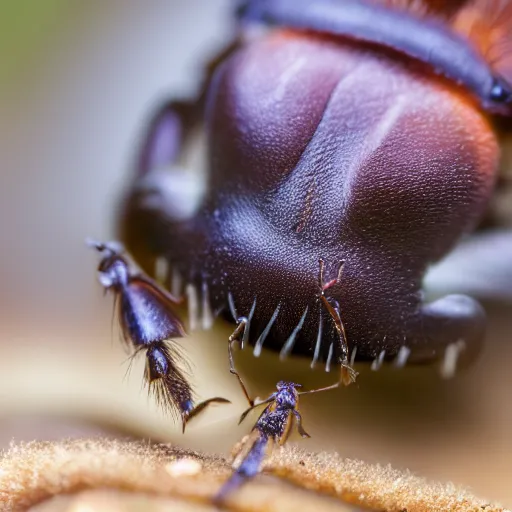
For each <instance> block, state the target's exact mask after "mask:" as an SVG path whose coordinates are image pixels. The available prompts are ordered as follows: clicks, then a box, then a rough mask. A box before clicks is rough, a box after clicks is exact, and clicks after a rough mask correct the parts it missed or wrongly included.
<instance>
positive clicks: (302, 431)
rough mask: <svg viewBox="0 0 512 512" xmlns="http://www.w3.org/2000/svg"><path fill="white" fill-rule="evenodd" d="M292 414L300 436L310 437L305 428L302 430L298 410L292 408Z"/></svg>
mask: <svg viewBox="0 0 512 512" xmlns="http://www.w3.org/2000/svg"><path fill="white" fill-rule="evenodd" d="M300 394H302V393H299V395H300ZM293 414H294V416H295V419H296V421H297V430H298V432H299V434H300V436H301V437H311V436H310V435H309V434H308V433H307V432H306V431H305V430H304V427H303V426H302V416H301V414H300V412H299V411H298V410H297V409H294V411H293Z"/></svg>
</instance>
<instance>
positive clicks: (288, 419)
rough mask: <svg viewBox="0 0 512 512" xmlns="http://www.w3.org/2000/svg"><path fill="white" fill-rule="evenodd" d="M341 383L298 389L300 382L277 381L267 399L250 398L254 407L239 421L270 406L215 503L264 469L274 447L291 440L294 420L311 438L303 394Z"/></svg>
mask: <svg viewBox="0 0 512 512" xmlns="http://www.w3.org/2000/svg"><path fill="white" fill-rule="evenodd" d="M240 383H241V385H242V388H243V389H244V393H245V394H246V396H248V394H247V390H246V389H245V386H244V384H243V382H242V381H241V379H240ZM338 384H339V383H337V384H335V385H334V386H327V387H324V388H318V389H312V390H309V391H300V392H299V391H297V389H298V388H301V387H302V386H301V385H300V384H296V383H294V382H285V381H280V382H278V383H277V386H276V388H277V390H276V391H275V392H274V393H272V394H271V395H270V396H269V397H268V398H267V399H266V400H263V401H262V402H259V403H257V404H254V402H253V401H252V400H251V399H248V400H249V403H250V404H251V406H250V407H249V409H247V410H246V411H245V412H244V413H243V414H242V416H241V417H240V421H239V423H241V422H242V421H243V420H244V419H245V418H246V416H247V415H248V414H249V413H250V412H251V411H252V410H254V409H255V408H256V407H259V406H261V405H266V407H265V409H263V412H262V413H261V414H260V416H259V417H258V420H257V421H256V423H255V425H254V427H253V429H252V431H251V433H250V434H249V436H248V437H247V438H246V439H245V440H244V441H243V442H242V444H241V447H240V449H239V452H238V454H237V455H236V456H235V460H234V463H233V467H234V470H235V471H234V473H233V474H232V475H231V477H230V478H229V479H228V480H227V481H226V483H225V484H224V485H223V486H222V487H221V489H220V491H219V492H218V493H217V495H216V496H215V498H214V501H215V503H217V504H218V505H221V504H222V503H223V502H224V500H225V499H226V497H227V496H228V495H229V494H231V493H232V492H233V491H235V490H236V489H237V488H238V487H239V486H240V485H242V484H243V483H244V482H245V481H246V480H248V479H250V478H252V477H254V476H256V475H257V474H258V473H259V472H260V471H261V468H262V464H263V460H264V459H265V455H267V453H268V452H269V449H270V448H271V446H272V445H273V444H276V443H277V444H279V445H280V446H282V445H283V444H284V443H285V442H286V440H287V439H288V436H289V435H290V431H291V427H292V423H293V421H295V422H296V425H297V431H298V432H299V434H300V435H301V436H302V437H311V436H310V435H309V434H308V433H307V432H306V431H305V430H304V427H303V426H302V416H301V414H300V412H299V396H300V395H305V394H311V393H318V392H320V391H327V390H330V389H333V388H334V387H336V386H338Z"/></svg>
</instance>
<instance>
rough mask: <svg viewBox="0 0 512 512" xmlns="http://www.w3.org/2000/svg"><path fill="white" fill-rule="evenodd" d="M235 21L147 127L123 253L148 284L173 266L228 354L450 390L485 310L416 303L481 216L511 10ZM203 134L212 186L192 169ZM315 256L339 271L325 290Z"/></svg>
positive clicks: (509, 62)
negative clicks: (434, 379)
mask: <svg viewBox="0 0 512 512" xmlns="http://www.w3.org/2000/svg"><path fill="white" fill-rule="evenodd" d="M236 16H237V21H238V27H239V31H238V33H237V37H236V39H235V40H234V41H233V44H231V45H230V46H229V47H228V48H227V49H226V50H225V51H224V52H223V53H222V54H220V55H219V56H218V57H217V58H215V59H213V60H212V61H211V63H210V65H209V66H208V68H207V70H206V73H205V80H204V82H203V84H202V87H201V88H200V92H199V94H198V96H197V98H195V99H193V100H191V101H169V102H167V103H165V104H164V105H162V106H161V108H159V109H158V110H157V111H156V112H155V114H154V116H153V118H152V120H151V122H150V124H149V128H148V130H147V132H146V135H145V138H144V140H143V144H142V146H141V150H140V154H139V155H140V156H139V158H138V160H137V168H136V173H135V178H134V181H133V184H132V187H131V190H130V192H129V195H128V196H127V198H126V202H125V205H124V209H123V211H122V218H121V220H122V229H123V233H122V237H123V240H124V241H125V242H126V243H127V245H128V247H129V248H130V250H131V251H132V253H133V254H134V256H135V257H136V259H137V261H138V262H139V263H140V264H141V265H143V266H144V268H146V269H150V268H151V267H152V265H155V264H156V263H159V262H164V263H165V265H163V266H164V267H165V268H167V269H169V272H168V274H167V275H166V276H165V277H166V282H167V283H168V285H169V287H172V289H173V290H174V289H176V290H179V291H180V293H181V291H182V290H183V288H184V289H185V290H186V293H187V296H188V299H189V300H188V305H189V312H190V319H191V324H193V325H194V324H195V325H199V324H202V325H203V326H204V327H208V326H210V325H211V321H212V318H214V317H215V315H223V316H224V317H225V318H227V319H228V320H230V321H232V322H234V323H236V324H238V325H237V327H236V330H235V333H233V336H232V338H231V341H230V345H232V342H233V341H234V340H235V339H238V338H239V337H241V340H240V342H241V343H242V344H243V343H246V344H250V345H253V346H254V354H255V355H256V356H257V355H259V354H260V353H261V351H262V349H263V348H264V347H265V348H269V349H271V350H275V351H279V353H280V357H282V358H284V357H286V356H288V355H292V354H296V355H302V356H305V357H309V358H310V360H311V362H312V363H311V364H312V365H315V364H316V363H319V362H324V363H326V367H329V366H330V364H331V362H333V361H336V363H339V364H340V365H341V368H342V378H341V380H342V381H343V382H344V383H349V382H351V381H352V380H353V374H352V372H351V371H350V364H349V362H348V361H349V359H350V360H353V359H355V360H357V361H358V362H367V363H370V364H371V366H372V368H373V369H378V368H379V367H380V366H381V365H382V364H383V362H385V361H386V362H394V364H395V366H397V367H403V366H404V365H405V364H409V363H410V364H425V363H438V364H440V366H441V373H442V374H443V375H444V376H451V375H453V373H454V372H455V369H456V367H457V364H458V362H461V363H469V362H471V361H472V360H474V359H475V357H476V356H477V354H478V353H479V350H480V348H481V346H482V343H483V340H484V336H485V328H486V315H485V312H484V310H483V308H482V306H481V305H480V304H479V302H478V301H477V300H475V299H474V298H472V297H470V296H468V295H462V294H454V293H451V294H448V295H446V296H443V297H440V298H437V299H436V300H434V301H432V302H427V301H426V300H425V295H424V293H423V288H422V286H423V280H424V277H425V274H426V272H427V271H428V269H429V268H430V267H431V266H432V265H433V264H434V263H436V262H438V261H439V260H440V259H441V258H443V257H444V256H445V255H447V254H448V253H449V252H450V251H451V249H452V248H453V247H454V246H455V245H456V244H457V242H458V241H459V240H460V239H461V237H463V236H464V235H466V234H468V233H470V232H471V231H472V230H474V229H475V228H476V227H477V226H479V225H480V222H481V219H482V218H483V216H484V215H485V214H486V212H488V206H489V201H490V199H491V197H492V195H493V192H494V188H495V182H496V177H497V174H498V169H499V162H500V145H499V130H509V129H510V119H511V118H512V85H511V84H512V1H509V0H505V1H502V2H490V1H488V0H472V1H466V0H456V1H453V2H443V1H440V0H414V1H413V0H314V1H312V0H246V1H243V2H239V6H238V9H237V10H236ZM255 27H256V28H257V29H258V30H252V29H253V28H255ZM262 28H264V30H261V29H262ZM246 36H249V37H246ZM507 122H508V124H507ZM201 126H204V127H205V131H206V135H207V148H208V153H207V159H206V162H207V172H206V176H207V178H206V180H203V181H202V182H201V180H200V179H198V178H197V176H199V173H198V174H197V176H194V174H193V173H191V172H190V170H184V169H182V168H181V164H182V162H183V158H182V157H183V156H184V155H185V154H186V150H187V149H188V148H189V147H190V146H189V144H190V143H192V142H193V140H194V134H196V133H197V129H198V128H200V127H201ZM320 258H322V259H324V260H325V261H327V262H339V261H345V264H344V265H343V276H341V275H337V274H338V272H337V271H336V269H337V268H338V267H337V266H336V265H335V266H336V268H334V271H333V274H334V275H336V276H337V277H336V278H335V279H334V280H333V278H332V277H331V276H330V275H329V276H326V279H325V280H324V278H323V277H321V279H320V292H319V291H318V287H319V283H318V279H317V276H318V267H317V262H318V260H319V259H320ZM155 266H160V267H161V265H155ZM331 270H333V269H330V268H328V266H327V265H326V266H325V268H323V269H322V272H325V273H329V274H330V272H331ZM230 313H231V314H230ZM342 318H343V322H341V319H342ZM347 338H348V341H349V342H350V347H349V346H348V343H347ZM349 349H350V355H349ZM230 351H231V346H230ZM231 366H232V365H231ZM232 372H233V373H235V374H236V372H235V371H234V370H233V367H232Z"/></svg>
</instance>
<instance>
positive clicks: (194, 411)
mask: <svg viewBox="0 0 512 512" xmlns="http://www.w3.org/2000/svg"><path fill="white" fill-rule="evenodd" d="M213 403H217V404H230V403H231V400H228V399H227V398H222V397H220V396H216V397H214V398H209V399H208V400H204V401H203V402H200V403H198V404H197V405H196V406H193V407H192V408H190V409H183V410H182V411H181V420H182V424H183V429H182V432H183V433H185V427H186V426H187V424H188V423H190V421H191V420H193V419H194V418H196V417H197V416H198V415H199V414H200V413H201V412H203V411H204V409H206V408H207V407H208V406H209V405H210V404H213Z"/></svg>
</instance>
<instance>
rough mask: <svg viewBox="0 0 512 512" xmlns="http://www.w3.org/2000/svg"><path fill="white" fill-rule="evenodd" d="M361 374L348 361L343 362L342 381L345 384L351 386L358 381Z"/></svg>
mask: <svg viewBox="0 0 512 512" xmlns="http://www.w3.org/2000/svg"><path fill="white" fill-rule="evenodd" d="M358 375H359V374H358V373H357V372H356V371H355V370H354V368H352V366H351V365H350V364H349V363H348V361H344V362H343V363H341V382H342V383H343V385H344V386H349V385H350V384H353V383H354V382H355V381H356V378H357V376H358Z"/></svg>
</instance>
